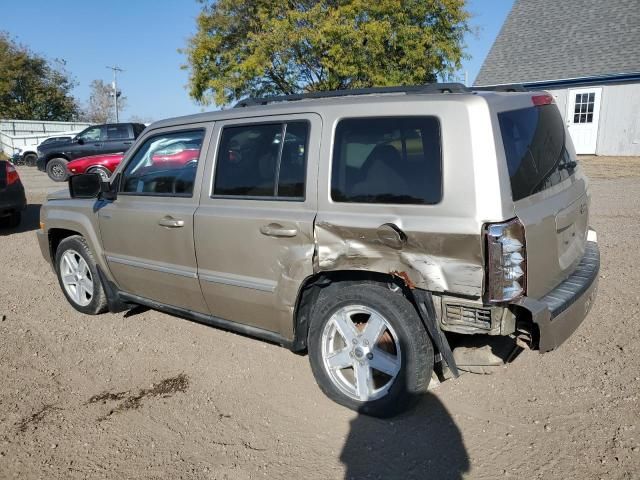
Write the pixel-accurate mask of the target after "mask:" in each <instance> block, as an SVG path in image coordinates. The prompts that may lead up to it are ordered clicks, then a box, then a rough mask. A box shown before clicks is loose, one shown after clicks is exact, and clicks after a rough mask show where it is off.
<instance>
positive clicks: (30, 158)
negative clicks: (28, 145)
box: [22, 153, 38, 167]
mask: <svg viewBox="0 0 640 480" xmlns="http://www.w3.org/2000/svg"><path fill="white" fill-rule="evenodd" d="M22 159H23V161H24V164H25V165H27V166H29V167H34V166H35V165H36V161H37V160H38V156H37V155H36V154H35V153H26V154H25V155H24V156H23V157H22Z"/></svg>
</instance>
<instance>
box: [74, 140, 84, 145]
mask: <svg viewBox="0 0 640 480" xmlns="http://www.w3.org/2000/svg"><path fill="white" fill-rule="evenodd" d="M76 143H77V144H78V145H84V138H78V139H76Z"/></svg>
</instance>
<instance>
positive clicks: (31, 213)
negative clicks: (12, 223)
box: [0, 203, 42, 236]
mask: <svg viewBox="0 0 640 480" xmlns="http://www.w3.org/2000/svg"><path fill="white" fill-rule="evenodd" d="M40 207H42V204H40V203H30V204H29V205H27V208H26V209H24V210H23V211H22V220H21V221H20V225H18V226H17V227H14V228H7V227H0V236H7V235H13V234H14V233H25V232H31V231H33V230H38V229H39V228H40Z"/></svg>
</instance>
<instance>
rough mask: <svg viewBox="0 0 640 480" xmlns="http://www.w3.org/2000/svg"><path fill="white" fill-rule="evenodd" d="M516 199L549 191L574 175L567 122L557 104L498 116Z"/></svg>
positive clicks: (511, 111) (503, 113) (502, 113)
mask: <svg viewBox="0 0 640 480" xmlns="http://www.w3.org/2000/svg"><path fill="white" fill-rule="evenodd" d="M498 122H499V124H500V132H501V134H502V143H503V144H504V153H505V156H506V159H507V167H508V170H509V178H510V180H511V193H512V196H513V200H514V201H517V200H520V199H522V198H526V197H528V196H530V195H533V194H534V193H537V192H540V191H542V190H546V189H547V188H550V187H552V186H554V185H557V184H558V183H560V182H562V181H564V180H566V179H567V178H569V176H570V175H571V174H573V167H575V163H573V161H572V159H571V157H570V154H569V152H568V151H567V149H566V147H565V129H564V122H563V121H562V117H561V115H560V112H559V111H558V108H557V107H556V106H555V105H542V106H538V107H529V108H523V109H519V110H510V111H506V112H501V113H499V114H498Z"/></svg>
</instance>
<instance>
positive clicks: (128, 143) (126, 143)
mask: <svg viewBox="0 0 640 480" xmlns="http://www.w3.org/2000/svg"><path fill="white" fill-rule="evenodd" d="M122 143H124V144H125V145H131V144H132V143H133V142H122Z"/></svg>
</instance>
